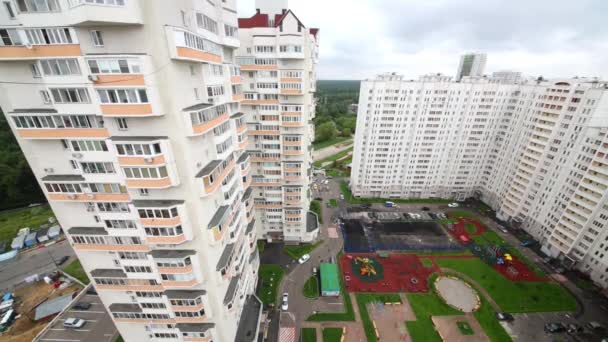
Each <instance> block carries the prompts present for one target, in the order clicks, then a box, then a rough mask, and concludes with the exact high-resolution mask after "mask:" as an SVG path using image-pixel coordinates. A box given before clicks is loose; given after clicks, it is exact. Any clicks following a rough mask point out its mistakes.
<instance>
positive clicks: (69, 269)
mask: <svg viewBox="0 0 608 342" xmlns="http://www.w3.org/2000/svg"><path fill="white" fill-rule="evenodd" d="M63 272H65V273H67V274H69V275H71V276H72V277H74V278H76V279H78V280H80V281H81V282H83V283H85V284H88V283H89V282H90V280H89V277H87V274H86V273H85V272H84V269H83V268H82V265H81V264H80V261H79V260H78V259H76V260H74V261H72V262H71V263H69V264H68V265H67V266H66V267H64V268H63Z"/></svg>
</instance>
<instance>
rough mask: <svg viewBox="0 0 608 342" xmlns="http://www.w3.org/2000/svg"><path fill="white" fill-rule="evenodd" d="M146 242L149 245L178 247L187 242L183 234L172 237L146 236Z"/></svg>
mask: <svg viewBox="0 0 608 342" xmlns="http://www.w3.org/2000/svg"><path fill="white" fill-rule="evenodd" d="M146 241H147V242H148V243H151V244H171V245H178V244H180V243H184V242H186V241H188V238H187V237H186V235H185V234H178V235H173V236H146Z"/></svg>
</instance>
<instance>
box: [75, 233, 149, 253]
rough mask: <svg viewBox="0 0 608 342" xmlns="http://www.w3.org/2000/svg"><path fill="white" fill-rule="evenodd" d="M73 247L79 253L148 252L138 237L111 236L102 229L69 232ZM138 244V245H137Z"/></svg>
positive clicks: (147, 247)
mask: <svg viewBox="0 0 608 342" xmlns="http://www.w3.org/2000/svg"><path fill="white" fill-rule="evenodd" d="M68 234H69V236H70V239H71V242H72V247H73V248H74V249H75V250H79V251H106V252H117V251H128V252H148V251H149V250H150V247H149V246H147V245H144V244H143V243H142V241H141V240H140V238H139V237H137V236H109V234H108V232H107V231H106V230H105V229H104V228H101V227H72V228H70V229H69V230H68ZM135 242H137V244H136V243H135Z"/></svg>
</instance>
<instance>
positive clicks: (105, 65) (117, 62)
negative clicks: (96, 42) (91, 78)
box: [87, 58, 141, 74]
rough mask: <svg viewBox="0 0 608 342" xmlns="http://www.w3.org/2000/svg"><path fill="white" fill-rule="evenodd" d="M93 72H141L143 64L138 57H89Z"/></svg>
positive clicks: (90, 67)
mask: <svg viewBox="0 0 608 342" xmlns="http://www.w3.org/2000/svg"><path fill="white" fill-rule="evenodd" d="M87 63H88V64H89V69H90V70H91V73H92V74H140V73H141V65H140V64H139V61H138V60H136V59H109V58H104V59H89V60H88V61H87Z"/></svg>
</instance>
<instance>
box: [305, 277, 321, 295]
mask: <svg viewBox="0 0 608 342" xmlns="http://www.w3.org/2000/svg"><path fill="white" fill-rule="evenodd" d="M302 292H303V293H304V297H306V298H314V299H317V298H319V280H317V276H312V277H310V278H308V280H307V281H306V282H305V283H304V288H303V289H302Z"/></svg>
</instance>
